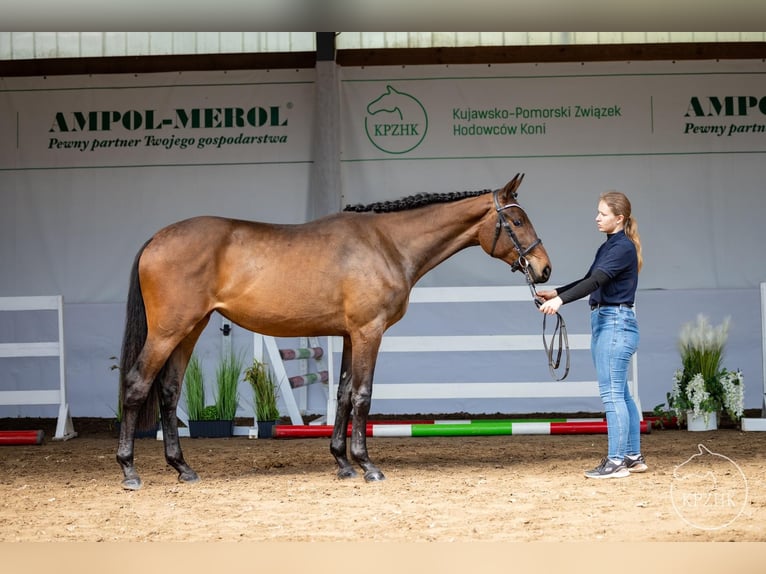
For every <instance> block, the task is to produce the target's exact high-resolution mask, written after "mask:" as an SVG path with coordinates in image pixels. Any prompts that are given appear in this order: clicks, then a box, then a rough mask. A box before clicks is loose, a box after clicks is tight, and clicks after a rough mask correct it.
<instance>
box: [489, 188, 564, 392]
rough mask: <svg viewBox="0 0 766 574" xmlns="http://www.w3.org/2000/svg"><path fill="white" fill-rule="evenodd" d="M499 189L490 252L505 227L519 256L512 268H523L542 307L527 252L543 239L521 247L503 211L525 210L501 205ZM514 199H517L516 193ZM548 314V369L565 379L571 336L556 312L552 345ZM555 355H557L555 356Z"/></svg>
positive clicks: (557, 377)
mask: <svg viewBox="0 0 766 574" xmlns="http://www.w3.org/2000/svg"><path fill="white" fill-rule="evenodd" d="M497 195H498V191H497V190H496V191H495V192H494V193H493V194H492V200H493V201H494V203H495V211H496V212H497V223H496V224H495V238H494V241H493V242H492V250H491V251H490V252H489V254H490V256H491V255H493V254H494V252H495V247H496V246H497V241H498V239H500V233H501V231H502V230H503V229H504V230H505V232H506V233H507V234H508V237H510V238H511V241H512V242H513V247H514V249H516V251H518V253H519V257H518V259H516V261H514V262H513V263H512V264H511V270H512V271H518V270H521V271H522V272H523V273H524V277H525V278H526V280H527V285H528V286H529V290H530V292H531V293H532V300H533V301H534V303H535V305H536V306H537V307H538V308H540V305H542V303H541V302H540V299H539V298H538V297H537V291H535V283H534V281H533V280H532V276H531V275H530V273H529V263H528V261H527V257H526V256H527V254H528V253H529V252H530V251H532V250H533V249H534V248H535V247H537V246H538V245H539V244H540V243H542V240H541V239H540V238H539V237H538V238H537V239H536V240H535V241H533V242H532V244H531V245H529V247H527V248H526V249H523V248H522V247H521V242H520V241H519V238H518V237H517V236H516V234H515V233H514V232H513V228H512V227H511V225H510V224H509V223H508V220H507V219H506V218H505V214H504V213H503V211H505V210H506V209H509V208H511V207H518V208H519V209H520V210H521V211H524V209H523V208H522V207H521V206H520V205H519V204H518V203H508V204H506V205H502V206H501V205H500V202H499V201H498V200H497ZM513 199H516V197H515V195H514V197H513ZM547 319H548V316H547V315H543V347H544V348H545V355H546V357H547V358H548V369H549V370H550V372H551V377H553V379H554V380H555V381H563V380H564V379H566V378H567V375H568V374H569V365H570V353H569V336H568V334H567V325H566V322H565V321H564V318H563V317H562V316H561V315H560V314H559V313H558V312H556V325H555V326H554V327H553V333H552V334H551V342H550V345H549V344H548V339H546V337H545V329H546V323H547ZM564 353H566V363H565V364H564V374H563V375H561V376H560V377H559V376H557V375H556V371H557V370H558V369H559V368H560V367H561V357H562V355H564ZM554 355H555V357H554Z"/></svg>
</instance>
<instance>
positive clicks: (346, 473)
mask: <svg viewBox="0 0 766 574" xmlns="http://www.w3.org/2000/svg"><path fill="white" fill-rule="evenodd" d="M350 415H351V342H350V340H349V339H348V337H346V338H344V340H343V357H342V359H341V366H340V379H339V381H338V405H337V409H336V411H335V426H334V427H333V431H332V439H331V441H330V452H331V453H332V455H333V456H334V457H335V461H336V462H337V463H338V478H353V477H355V476H356V470H354V467H353V466H351V463H350V462H349V460H348V456H347V455H346V432H347V428H348V420H349V416H350Z"/></svg>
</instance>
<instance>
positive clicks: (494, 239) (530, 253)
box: [479, 174, 551, 283]
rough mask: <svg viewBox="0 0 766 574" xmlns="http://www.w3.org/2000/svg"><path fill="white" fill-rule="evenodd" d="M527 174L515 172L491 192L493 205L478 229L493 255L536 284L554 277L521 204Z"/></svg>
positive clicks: (481, 240) (546, 254) (545, 253)
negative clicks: (520, 198)
mask: <svg viewBox="0 0 766 574" xmlns="http://www.w3.org/2000/svg"><path fill="white" fill-rule="evenodd" d="M523 179H524V175H523V174H521V175H519V174H516V177H514V178H513V179H512V180H511V181H509V182H508V184H507V185H506V186H505V187H504V188H503V189H498V190H495V191H494V192H493V193H492V200H491V201H492V207H491V208H490V210H489V211H488V214H487V216H486V217H485V218H484V220H483V222H482V227H481V229H480V230H479V243H480V244H481V247H482V249H484V251H486V252H487V253H489V254H490V255H491V256H492V257H496V258H498V259H502V260H503V261H505V262H506V263H508V264H509V265H511V268H512V269H513V270H514V271H517V270H519V269H520V270H522V271H523V272H524V273H527V274H528V277H529V278H530V279H531V280H532V282H534V283H545V282H546V281H547V280H548V279H549V278H550V276H551V261H550V259H548V253H547V252H546V251H545V247H543V243H542V241H541V240H540V238H539V237H538V236H537V232H536V231H535V228H534V227H533V226H532V222H531V221H530V220H529V217H528V216H527V213H526V211H524V209H522V207H521V206H520V205H519V203H518V200H517V197H518V194H517V190H518V188H519V185H521V182H522V180H523Z"/></svg>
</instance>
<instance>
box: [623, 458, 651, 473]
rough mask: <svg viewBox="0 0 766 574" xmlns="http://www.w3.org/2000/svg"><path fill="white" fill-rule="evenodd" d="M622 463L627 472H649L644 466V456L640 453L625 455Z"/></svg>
mask: <svg viewBox="0 0 766 574" xmlns="http://www.w3.org/2000/svg"><path fill="white" fill-rule="evenodd" d="M624 462H625V466H626V467H627V469H628V472H646V471H647V470H649V467H648V466H647V465H646V461H645V460H644V455H643V454H641V453H639V454H626V455H625V461H624Z"/></svg>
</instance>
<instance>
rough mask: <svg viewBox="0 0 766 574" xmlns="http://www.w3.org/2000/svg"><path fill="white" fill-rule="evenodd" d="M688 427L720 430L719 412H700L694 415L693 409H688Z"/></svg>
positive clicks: (690, 428)
mask: <svg viewBox="0 0 766 574" xmlns="http://www.w3.org/2000/svg"><path fill="white" fill-rule="evenodd" d="M686 427H687V429H689V430H690V431H693V432H694V431H710V430H718V413H717V412H716V413H700V414H699V416H694V413H693V411H686Z"/></svg>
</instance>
